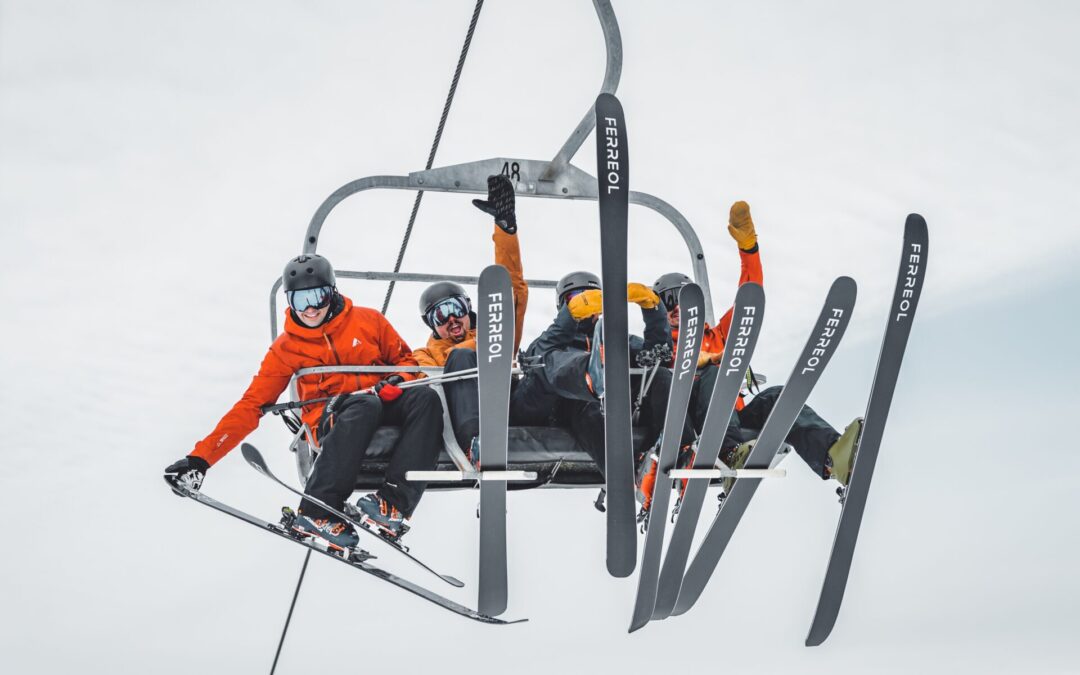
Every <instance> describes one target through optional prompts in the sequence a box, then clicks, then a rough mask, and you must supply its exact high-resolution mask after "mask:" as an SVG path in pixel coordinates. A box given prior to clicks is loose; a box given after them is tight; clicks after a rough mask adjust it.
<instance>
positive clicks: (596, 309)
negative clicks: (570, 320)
mask: <svg viewBox="0 0 1080 675" xmlns="http://www.w3.org/2000/svg"><path fill="white" fill-rule="evenodd" d="M566 306H567V307H568V308H569V309H570V316H572V317H574V321H584V320H585V319H591V318H592V317H594V316H596V315H597V314H600V313H601V312H603V311H604V294H603V292H602V291H601V290H600V289H599V288H590V289H589V290H587V291H582V292H581V293H578V294H577V295H575V296H574V297H572V298H570V302H568V303H566Z"/></svg>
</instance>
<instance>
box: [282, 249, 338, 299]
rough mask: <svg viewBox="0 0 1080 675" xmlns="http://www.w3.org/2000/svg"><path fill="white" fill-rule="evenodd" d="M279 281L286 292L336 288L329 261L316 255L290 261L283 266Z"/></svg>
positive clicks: (306, 255)
mask: <svg viewBox="0 0 1080 675" xmlns="http://www.w3.org/2000/svg"><path fill="white" fill-rule="evenodd" d="M281 281H282V284H283V285H284V286H285V291H286V292H288V291H299V290H303V289H305V288H318V287H320V286H330V287H331V288H337V279H336V278H335V277H334V268H333V266H332V265H330V261H329V260H327V259H326V258H324V257H322V256H321V255H318V254H316V253H304V254H302V255H298V256H296V257H295V258H293V259H292V260H290V261H289V264H287V265H285V271H284V272H283V273H282V275H281Z"/></svg>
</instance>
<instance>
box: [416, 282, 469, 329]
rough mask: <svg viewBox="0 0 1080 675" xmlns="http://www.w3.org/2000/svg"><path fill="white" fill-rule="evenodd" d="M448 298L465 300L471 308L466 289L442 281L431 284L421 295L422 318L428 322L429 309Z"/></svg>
mask: <svg viewBox="0 0 1080 675" xmlns="http://www.w3.org/2000/svg"><path fill="white" fill-rule="evenodd" d="M447 298H465V301H466V302H468V303H469V306H470V308H471V307H472V302H471V301H470V300H469V294H468V293H466V292H465V289H464V288H462V287H461V286H459V285H458V284H455V283H454V282H453V281H440V282H438V283H434V284H431V285H430V286H428V287H427V288H426V289H424V292H423V293H421V294H420V316H421V317H423V318H424V321H425V323H426V322H427V318H426V316H425V315H426V314H427V311H428V310H429V309H431V308H432V307H434V306H435V304H436V303H437V302H440V301H442V300H446V299H447Z"/></svg>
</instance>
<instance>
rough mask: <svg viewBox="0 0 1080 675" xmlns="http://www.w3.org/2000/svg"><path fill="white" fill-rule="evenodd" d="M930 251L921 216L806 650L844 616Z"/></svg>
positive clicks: (910, 240) (909, 228)
mask: <svg viewBox="0 0 1080 675" xmlns="http://www.w3.org/2000/svg"><path fill="white" fill-rule="evenodd" d="M928 246H929V235H928V233H927V228H926V221H925V220H923V217H922V216H920V215H918V214H916V213H912V214H911V215H909V216H908V217H907V222H906V223H905V224H904V248H903V254H902V258H901V260H900V272H899V274H898V276H897V278H896V290H895V291H894V292H893V300H892V305H891V307H890V315H889V321H888V324H887V325H886V328H885V336H884V338H883V339H882V342H881V352H880V354H879V356H878V363H877V370H876V372H875V373H874V380H873V385H872V386H871V388H870V399H869V401H868V402H867V405H866V416H865V417H864V418H863V428H862V432H861V435H860V438H859V440H858V445H857V447H856V455H855V458H854V459H855V463H854V464H853V465H852V468H851V477H850V479H849V481H848V485H847V487H846V488H845V489H843V490H842V494H843V506H842V507H841V510H840V522H839V524H838V525H837V527H836V536H835V538H834V540H833V546H832V552H831V553H830V554H829V566H828V568H827V569H826V571H825V581H824V583H823V584H822V588H821V596H820V598H819V599H818V605H817V610H816V611H815V613H814V621H813V623H812V624H811V626H810V632H809V634H808V635H807V637H806V646H807V647H816V646H817V645H820V644H821V643H822V642H824V641H825V638H827V637H829V633H830V632H831V631H832V628H833V625H834V624H835V623H836V617H837V615H838V614H839V613H840V603H841V602H842V601H843V599H844V589H845V587H846V586H847V579H848V573H849V572H850V571H851V559H852V557H853V556H854V554H855V542H856V540H857V539H858V537H859V526H860V525H861V524H862V517H863V511H864V510H865V508H866V497H867V494H868V493H869V491H870V479H871V478H873V475H874V465H875V463H876V462H877V456H878V450H879V449H880V448H881V438H882V435H883V434H884V433H885V421H886V419H888V417H889V407H890V405H891V404H892V397H893V392H894V391H895V390H896V380H897V377H898V375H899V373H900V364H901V362H902V361H903V360H904V350H905V349H906V347H907V341H908V336H909V335H910V334H911V322H912V321H913V320H914V319H915V310H916V308H918V305H919V296H920V295H921V294H922V287H923V280H924V279H925V278H926V256H927V249H928Z"/></svg>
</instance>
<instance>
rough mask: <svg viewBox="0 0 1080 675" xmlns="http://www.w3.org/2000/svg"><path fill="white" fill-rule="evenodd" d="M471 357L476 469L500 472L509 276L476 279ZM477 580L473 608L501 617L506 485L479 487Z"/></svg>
mask: <svg viewBox="0 0 1080 675" xmlns="http://www.w3.org/2000/svg"><path fill="white" fill-rule="evenodd" d="M477 309H478V311H477V321H478V322H479V324H480V325H479V326H477V331H476V356H477V369H478V370H477V373H478V377H479V382H478V385H477V386H478V389H479V396H480V458H479V459H480V463H481V466H482V467H483V470H484V471H505V470H506V458H507V425H508V423H509V405H510V373H511V366H512V361H513V357H514V355H513V353H512V352H513V344H514V293H513V287H512V286H511V283H510V273H509V272H507V270H506V268H505V267H502V266H501V265H491V266H489V267H487V268H485V269H484V270H483V272H481V273H480V288H479V298H478V306H477ZM479 574H480V576H479V589H478V591H477V593H478V601H477V607H478V608H479V609H480V611H481V612H483V613H484V614H487V615H489V616H498V615H499V614H502V613H503V612H505V611H506V605H507V571H506V483H505V482H504V481H494V480H481V481H480V573H479Z"/></svg>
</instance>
